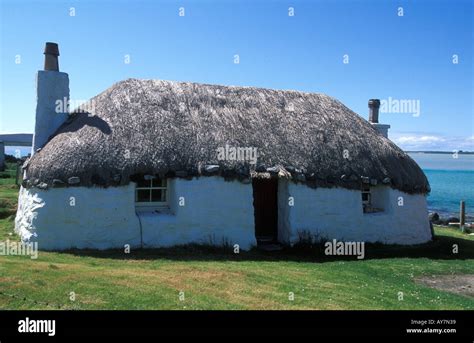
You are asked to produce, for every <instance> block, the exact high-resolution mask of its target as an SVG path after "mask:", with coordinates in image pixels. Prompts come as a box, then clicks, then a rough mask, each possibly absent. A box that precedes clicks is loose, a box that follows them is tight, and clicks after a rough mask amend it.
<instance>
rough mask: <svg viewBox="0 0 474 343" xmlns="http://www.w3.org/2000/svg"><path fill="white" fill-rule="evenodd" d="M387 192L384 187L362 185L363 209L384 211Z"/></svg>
mask: <svg viewBox="0 0 474 343" xmlns="http://www.w3.org/2000/svg"><path fill="white" fill-rule="evenodd" d="M386 193H387V192H386V190H385V189H383V188H380V187H374V188H371V187H370V185H362V190H361V194H362V209H363V211H364V213H376V212H383V204H384V203H385V197H386Z"/></svg>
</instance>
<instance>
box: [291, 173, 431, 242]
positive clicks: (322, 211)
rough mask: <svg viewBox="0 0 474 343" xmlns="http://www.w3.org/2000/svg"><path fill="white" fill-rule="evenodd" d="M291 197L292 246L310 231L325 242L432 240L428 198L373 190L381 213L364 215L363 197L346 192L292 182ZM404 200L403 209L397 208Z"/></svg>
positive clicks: (391, 191)
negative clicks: (304, 232)
mask: <svg viewBox="0 0 474 343" xmlns="http://www.w3.org/2000/svg"><path fill="white" fill-rule="evenodd" d="M288 196H292V197H294V199H295V205H294V206H293V207H289V208H288V217H289V222H290V230H291V233H290V240H289V241H290V243H292V244H293V243H296V242H297V241H298V239H299V234H298V232H303V231H307V232H310V233H311V234H312V235H315V236H319V237H320V238H322V239H330V240H331V239H337V240H346V241H365V242H382V243H387V244H417V243H424V242H427V241H429V240H430V239H431V231H430V225H429V221H428V211H427V206H426V197H425V196H424V195H420V194H417V195H410V194H406V193H402V192H400V191H397V190H394V189H392V188H390V187H387V186H377V187H374V188H373V200H374V201H375V202H376V206H377V207H382V208H383V209H384V211H383V212H380V213H363V211H362V201H361V193H360V191H356V190H348V189H344V188H316V189H313V188H310V187H307V186H305V185H303V184H295V183H293V182H289V184H288ZM398 197H403V202H404V205H403V206H398Z"/></svg>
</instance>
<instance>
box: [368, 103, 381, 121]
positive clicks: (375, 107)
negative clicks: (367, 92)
mask: <svg viewBox="0 0 474 343" xmlns="http://www.w3.org/2000/svg"><path fill="white" fill-rule="evenodd" d="M379 108H380V100H379V99H370V100H369V122H371V123H378V122H379Z"/></svg>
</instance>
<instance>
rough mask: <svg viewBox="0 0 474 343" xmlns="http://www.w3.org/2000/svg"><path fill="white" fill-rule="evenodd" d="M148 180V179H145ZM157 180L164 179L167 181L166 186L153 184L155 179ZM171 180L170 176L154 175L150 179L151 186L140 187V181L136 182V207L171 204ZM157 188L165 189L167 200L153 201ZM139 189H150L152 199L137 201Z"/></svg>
mask: <svg viewBox="0 0 474 343" xmlns="http://www.w3.org/2000/svg"><path fill="white" fill-rule="evenodd" d="M145 180H146V179H145ZM155 180H162V181H164V182H165V185H164V186H153V181H155ZM169 186H170V182H169V179H168V178H163V179H161V178H159V177H156V176H155V177H153V178H151V179H150V187H139V186H138V183H137V182H135V190H134V197H135V199H134V200H135V207H137V208H143V209H146V208H167V207H168V206H169V189H170V187H169ZM155 189H160V190H162V191H163V190H164V192H165V199H166V200H165V201H151V197H152V191H153V190H155ZM139 190H148V191H149V192H150V201H145V202H143V201H137V194H138V191H139Z"/></svg>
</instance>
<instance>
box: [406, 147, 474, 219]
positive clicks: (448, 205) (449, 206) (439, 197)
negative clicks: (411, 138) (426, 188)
mask: <svg viewBox="0 0 474 343" xmlns="http://www.w3.org/2000/svg"><path fill="white" fill-rule="evenodd" d="M409 155H410V157H411V158H413V159H414V160H415V161H416V162H417V163H418V165H419V166H420V167H421V168H422V169H423V171H424V172H425V174H426V176H427V177H428V180H429V182H430V186H431V193H430V194H429V196H428V209H429V210H430V211H433V212H438V213H439V214H440V215H444V216H448V215H453V216H456V217H459V202H460V201H461V200H464V201H465V202H466V216H467V217H470V218H469V219H471V218H472V217H473V216H474V155H458V156H457V158H454V156H453V155H452V154H429V153H409Z"/></svg>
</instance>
